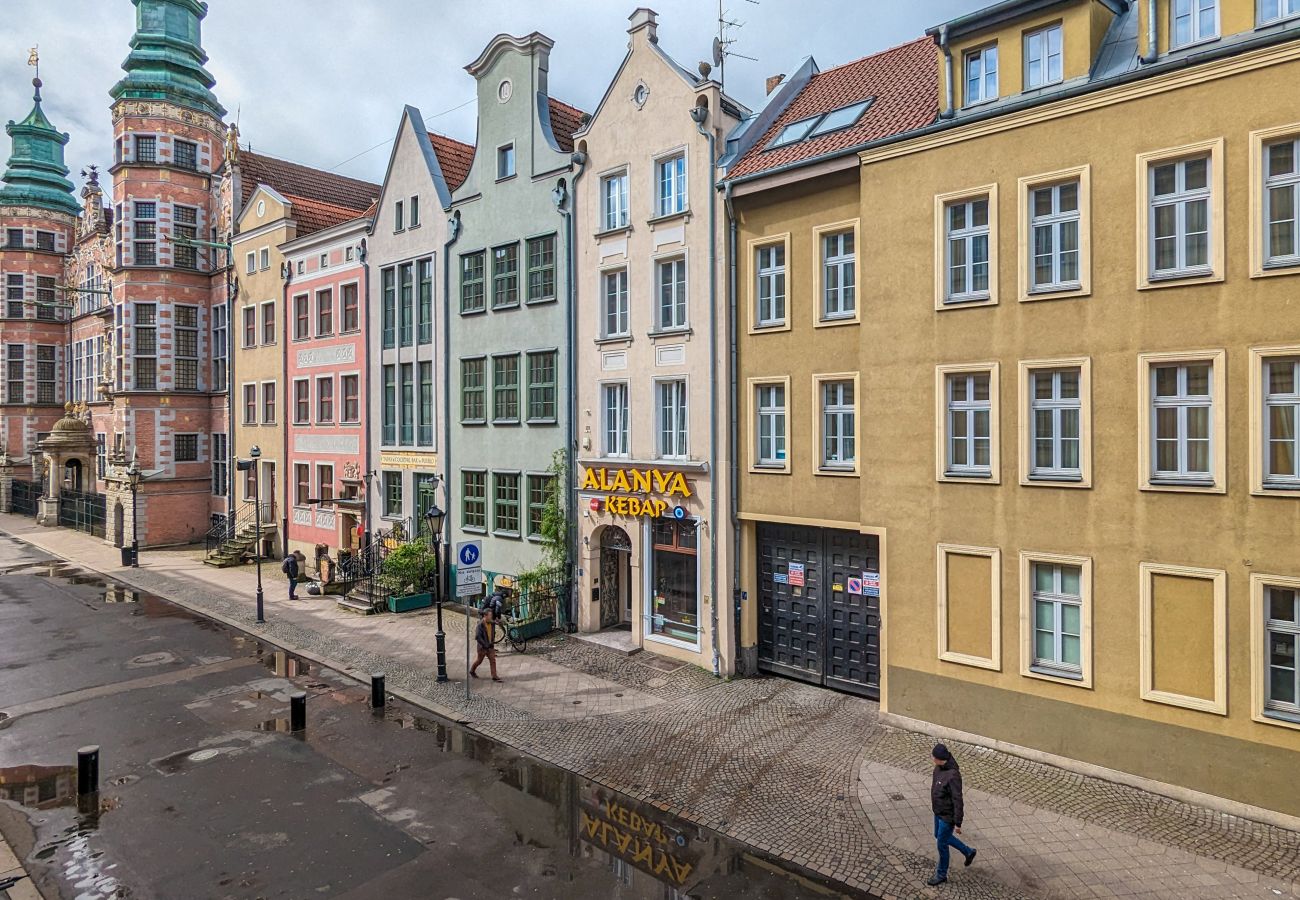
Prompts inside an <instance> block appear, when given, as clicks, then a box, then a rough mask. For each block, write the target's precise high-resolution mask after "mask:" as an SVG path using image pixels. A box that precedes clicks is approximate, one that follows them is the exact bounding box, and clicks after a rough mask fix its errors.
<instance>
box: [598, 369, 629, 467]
mask: <svg viewBox="0 0 1300 900" xmlns="http://www.w3.org/2000/svg"><path fill="white" fill-rule="evenodd" d="M612 400H621V401H622V403H621V404H619V405H618V406H614V405H612V404H611V401H612ZM631 437H632V435H631V391H630V389H629V386H628V383H627V382H626V381H605V382H602V383H601V386H600V454H601V456H602V457H605V458H609V459H627V458H628V457H629V456H631Z"/></svg>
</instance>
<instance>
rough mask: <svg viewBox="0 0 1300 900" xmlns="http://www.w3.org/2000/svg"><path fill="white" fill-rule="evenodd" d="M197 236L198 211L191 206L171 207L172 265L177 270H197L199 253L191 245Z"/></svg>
mask: <svg viewBox="0 0 1300 900" xmlns="http://www.w3.org/2000/svg"><path fill="white" fill-rule="evenodd" d="M198 236H199V211H198V209H196V208H195V207H193V206H180V205H173V206H172V237H173V238H174V239H175V242H174V243H173V245H172V263H173V265H175V266H176V267H177V268H179V269H197V268H198V267H199V251H198V248H197V247H195V246H194V245H193V244H191V243H185V242H186V241H193V240H194V239H195V238H197V237H198Z"/></svg>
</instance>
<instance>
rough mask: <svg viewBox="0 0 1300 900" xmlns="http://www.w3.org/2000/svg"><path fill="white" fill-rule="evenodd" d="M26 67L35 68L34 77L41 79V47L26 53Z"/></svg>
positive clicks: (38, 45) (38, 46)
mask: <svg viewBox="0 0 1300 900" xmlns="http://www.w3.org/2000/svg"><path fill="white" fill-rule="evenodd" d="M27 65H29V66H35V67H36V77H37V78H40V77H41V45H40V44H37V45H36V46H35V47H33V48H32V49H30V50H28V51H27Z"/></svg>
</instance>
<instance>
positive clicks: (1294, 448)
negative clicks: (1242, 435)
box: [1251, 347, 1300, 496]
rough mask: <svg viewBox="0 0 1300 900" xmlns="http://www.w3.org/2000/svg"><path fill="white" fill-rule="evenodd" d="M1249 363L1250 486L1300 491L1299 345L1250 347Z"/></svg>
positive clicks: (1269, 489)
mask: <svg viewBox="0 0 1300 900" xmlns="http://www.w3.org/2000/svg"><path fill="white" fill-rule="evenodd" d="M1288 353H1295V354H1297V355H1287V354H1288ZM1251 366H1252V367H1253V369H1254V371H1253V372H1252V373H1251V374H1252V376H1253V378H1252V381H1253V382H1254V383H1253V385H1252V390H1251V405H1252V407H1253V408H1252V410H1251V412H1252V416H1251V419H1252V427H1251V453H1252V456H1253V457H1254V459H1253V460H1252V462H1253V463H1254V464H1253V465H1252V469H1254V470H1256V471H1257V474H1256V476H1255V477H1254V478H1252V479H1251V482H1252V486H1253V487H1252V489H1253V490H1255V491H1257V492H1259V491H1284V490H1285V491H1300V435H1297V432H1296V428H1297V426H1300V347H1289V348H1281V349H1271V350H1267V351H1261V350H1252V351H1251ZM1293 496H1300V494H1297V495H1293Z"/></svg>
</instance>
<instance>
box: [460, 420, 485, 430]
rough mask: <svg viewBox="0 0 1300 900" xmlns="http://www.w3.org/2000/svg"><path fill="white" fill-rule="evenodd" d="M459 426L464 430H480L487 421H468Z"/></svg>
mask: <svg viewBox="0 0 1300 900" xmlns="http://www.w3.org/2000/svg"><path fill="white" fill-rule="evenodd" d="M460 424H461V426H462V427H464V428H482V427H483V426H485V425H486V424H487V419H469V420H468V421H464V422H461V423H460Z"/></svg>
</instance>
